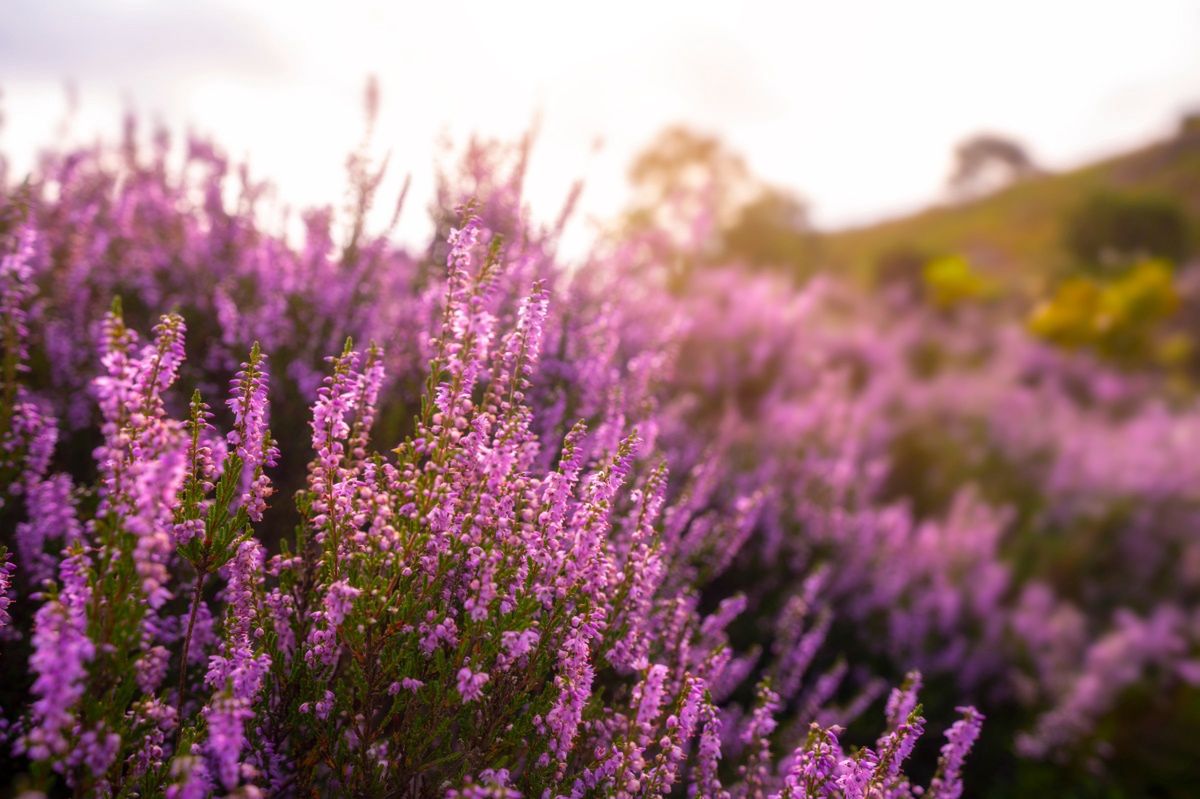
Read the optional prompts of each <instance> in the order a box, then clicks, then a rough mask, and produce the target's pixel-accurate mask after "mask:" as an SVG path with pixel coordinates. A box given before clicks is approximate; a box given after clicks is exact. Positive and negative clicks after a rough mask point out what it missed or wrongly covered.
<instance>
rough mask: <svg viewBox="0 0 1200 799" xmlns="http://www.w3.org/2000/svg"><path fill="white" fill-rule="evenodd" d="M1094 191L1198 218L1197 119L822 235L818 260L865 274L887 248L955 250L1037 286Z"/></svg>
mask: <svg viewBox="0 0 1200 799" xmlns="http://www.w3.org/2000/svg"><path fill="white" fill-rule="evenodd" d="M1098 190H1112V191H1120V192H1129V193H1136V194H1149V195H1157V196H1165V197H1169V198H1173V199H1175V200H1176V201H1178V202H1179V203H1180V204H1181V205H1182V206H1183V207H1184V208H1186V209H1187V211H1188V213H1189V215H1190V216H1191V217H1193V218H1194V219H1200V119H1196V118H1195V117H1192V118H1189V120H1188V121H1187V122H1185V123H1184V124H1183V125H1181V127H1180V130H1179V133H1178V135H1176V136H1175V137H1174V138H1171V139H1169V140H1166V141H1162V142H1158V143H1155V144H1152V145H1150V146H1147V147H1144V148H1142V149H1140V150H1136V151H1134V152H1131V153H1127V154H1123V155H1119V156H1116V157H1113V158H1109V159H1107V160H1104V161H1099V162H1097V163H1094V164H1090V165H1087V166H1084V167H1081V168H1079V169H1075V170H1071V171H1067V172H1059V173H1044V174H1040V175H1037V176H1034V177H1031V178H1027V179H1025V180H1022V181H1020V182H1019V183H1016V184H1014V185H1011V186H1008V187H1006V188H1004V189H1002V190H1000V191H997V192H995V193H994V194H990V195H987V196H984V197H982V198H980V199H976V200H972V201H969V202H964V203H961V204H955V205H939V206H934V207H931V208H929V209H926V210H924V211H921V212H919V213H916V214H913V215H910V216H906V217H901V218H899V219H894V220H889V221H886V222H882V223H878V224H875V225H869V226H864V227H859V228H851V229H848V230H842V231H835V232H832V233H829V234H827V235H825V236H824V237H823V240H822V252H821V255H822V263H823V265H825V266H826V267H827V268H830V269H833V270H835V271H838V272H842V273H849V274H853V275H856V276H858V277H863V278H869V277H870V276H871V275H873V274H874V272H875V270H876V269H877V266H878V264H879V263H880V261H881V259H882V258H885V257H886V256H888V255H889V254H890V253H896V252H902V251H910V252H913V253H919V254H923V255H928V256H932V255H939V254H944V253H948V252H959V253H963V254H966V255H968V256H969V257H970V258H971V259H972V261H973V262H975V263H976V264H977V265H978V266H980V267H981V268H983V269H986V270H987V271H988V272H990V273H992V274H993V275H994V276H996V277H1001V278H1002V279H1004V280H1005V282H1010V281H1011V282H1010V285H1014V286H1017V287H1024V288H1028V289H1036V288H1037V287H1038V285H1039V284H1041V283H1043V282H1044V281H1045V280H1046V278H1047V276H1048V275H1052V274H1054V272H1055V271H1056V270H1057V269H1058V268H1059V267H1061V266H1063V265H1065V262H1066V260H1067V254H1066V253H1065V251H1064V250H1063V247H1062V243H1061V230H1062V223H1063V220H1064V218H1065V217H1066V215H1067V214H1069V213H1070V212H1071V210H1072V209H1073V208H1075V207H1076V206H1077V205H1078V204H1079V203H1081V202H1082V201H1083V200H1084V199H1085V198H1087V197H1088V196H1089V195H1090V194H1092V193H1093V192H1095V191H1098ZM1197 228H1200V226H1195V227H1194V228H1193V235H1195V234H1196V230H1197Z"/></svg>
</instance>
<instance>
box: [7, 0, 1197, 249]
mask: <svg viewBox="0 0 1200 799" xmlns="http://www.w3.org/2000/svg"><path fill="white" fill-rule="evenodd" d="M371 74H373V75H375V76H377V79H378V81H379V85H380V88H381V91H382V100H383V104H382V109H381V112H380V118H379V123H378V126H377V130H376V134H377V135H376V138H375V143H374V149H375V152H377V153H379V154H382V153H383V152H385V151H388V152H390V153H391V164H392V167H393V169H392V173H393V174H392V176H391V183H389V184H386V185H385V188H384V190H385V191H396V190H398V186H399V184H400V182H401V180H402V179H403V177H404V175H405V174H411V176H412V180H413V189H412V194H411V195H410V196H411V197H412V198H414V199H416V200H420V203H419V204H418V205H417V207H416V208H414V207H412V206H410V208H409V210H408V211H407V212H406V215H405V218H404V221H403V223H402V227H401V231H402V234H403V235H406V236H411V237H413V238H414V239H416V238H418V237H419V236H421V235H423V234H424V232H425V230H424V228H423V226H424V225H425V224H427V223H426V222H425V219H424V214H423V213H420V212H419V211H420V209H421V208H423V207H424V204H425V201H426V198H429V197H431V193H432V185H433V174H434V159H435V157H437V156H438V154H439V153H441V152H442V150H441V149H440V148H439V143H440V142H442V141H444V140H446V139H447V138H449V140H450V141H452V142H463V141H465V139H466V137H467V136H468V135H470V134H471V133H480V134H485V135H492V136H500V137H508V138H516V137H518V136H520V135H521V134H522V133H523V132H524V131H526V130H527V129H529V127H530V126H531V125H532V124H533V122H534V120H535V119H536V120H537V125H538V138H537V144H536V147H535V151H534V156H533V161H532V164H531V167H530V173H529V179H528V182H527V197H528V200H529V202H530V204H531V206H532V208H533V210H534V213H535V215H538V216H540V217H541V218H543V219H552V218H554V217H555V216H556V215H557V213H558V210H559V208H560V207H561V204H562V202H563V199H564V198H565V196H566V195H567V193H568V192H569V189H570V186H571V184H572V182H573V181H574V180H576V179H578V178H582V179H583V180H584V181H585V190H584V195H583V199H582V203H581V208H582V211H583V216H584V218H585V219H588V218H595V219H603V218H607V217H611V216H612V215H613V214H614V213H616V212H617V211H618V210H619V209H620V208H621V207H622V205H623V204H624V203H625V202H626V200H627V197H628V193H627V184H626V170H627V166H628V164H629V162H630V161H631V159H632V158H633V156H634V155H635V154H636V153H637V152H638V150H639V149H641V148H642V147H643V146H645V144H646V143H647V142H649V141H650V140H651V139H652V138H653V136H654V134H655V133H656V132H657V131H659V130H660V129H662V128H663V127H665V126H666V125H669V124H673V123H685V124H688V125H690V126H692V127H694V128H696V129H697V130H701V131H705V132H708V133H713V134H717V135H718V136H720V137H721V138H722V139H724V140H725V141H726V142H727V143H728V144H729V146H730V147H731V148H732V149H733V150H735V151H738V152H740V153H741V154H742V155H743V156H745V158H746V160H747V161H748V163H749V165H750V167H751V168H752V169H753V170H754V171H755V172H757V173H758V174H759V175H761V176H763V177H764V178H765V179H767V180H769V181H771V182H772V183H776V184H780V185H783V186H786V187H788V188H791V189H793V190H795V191H796V192H798V193H799V194H800V195H801V196H803V197H805V198H806V199H807V200H808V202H809V203H810V205H811V209H812V214H813V218H814V220H815V222H816V223H817V224H818V225H819V226H821V227H826V228H830V227H840V226H846V225H856V224H864V223H868V222H871V221H874V220H877V219H881V218H885V217H888V216H891V215H895V214H897V213H902V212H905V211H910V210H915V209H917V208H920V207H922V206H924V205H928V204H929V203H931V202H934V201H937V200H938V199H939V198H940V197H941V194H942V190H943V186H944V182H945V178H946V175H947V173H948V172H949V169H950V166H951V154H952V151H953V148H954V145H955V144H956V143H957V142H958V141H961V140H962V139H963V138H965V137H967V136H969V135H971V134H973V133H977V132H981V131H988V132H997V133H1002V134H1006V135H1010V136H1012V137H1014V138H1016V139H1017V140H1019V141H1021V142H1022V143H1024V144H1025V146H1026V147H1027V148H1028V149H1029V151H1030V153H1031V154H1032V156H1033V158H1034V159H1035V161H1037V162H1038V163H1039V164H1040V165H1042V166H1044V167H1046V168H1051V169H1060V168H1067V167H1070V166H1073V165H1076V164H1080V163H1084V162H1086V161H1088V160H1090V159H1094V158H1096V157H1100V156H1103V155H1105V154H1109V153H1115V152H1119V151H1121V150H1122V149H1126V148H1129V147H1132V146H1136V145H1137V144H1139V143H1141V142H1144V141H1146V140H1149V139H1153V138H1156V137H1161V136H1165V135H1169V133H1170V132H1171V131H1172V130H1173V128H1174V127H1175V125H1176V124H1177V122H1178V119H1179V117H1180V115H1181V114H1182V113H1184V112H1186V111H1191V110H1200V2H1196V0H1190V2H1184V1H1176V0H1135V1H1134V2H1124V1H1121V2H1118V1H1117V0H1090V1H1088V2H1075V1H1074V0H1036V1H1032V0H1001V1H1000V2H994V1H993V0H974V1H973V2H969V1H967V0H905V2H893V1H892V0H871V1H868V0H841V1H840V2H820V3H817V2H806V1H804V0H794V1H793V2H776V3H766V2H740V3H731V2H719V3H709V2H701V1H700V0H694V1H693V2H687V3H675V2H653V1H652V0H640V2H624V1H623V0H610V2H605V3H586V4H585V3H579V2H568V1H567V0H560V1H559V2H521V1H520V0H510V2H505V3H496V2H489V3H484V2H465V1H463V0H460V2H455V3H446V2H441V3H434V2H425V3H420V4H415V3H406V2H366V1H365V0H363V1H359V2H356V1H355V0H339V2H304V1H303V0H293V2H271V1H269V0H263V1H260V2H252V3H247V2H235V0H211V2H207V3H197V2H188V1H187V0H176V1H175V2H158V3H155V2H145V1H144V0H63V1H62V2H56V3H45V2H40V0H10V2H9V3H8V4H6V11H5V24H4V26H3V28H0V91H2V92H3V100H2V101H0V109H2V111H3V115H4V120H5V121H4V127H3V128H2V129H0V148H2V149H3V150H4V151H5V152H6V153H8V154H10V156H12V158H13V160H14V163H15V165H16V166H17V167H18V168H21V167H22V165H24V166H27V165H28V164H29V163H31V161H32V158H33V156H34V154H35V153H36V152H37V150H38V149H39V148H40V147H44V146H45V145H46V144H47V143H50V142H53V141H55V137H56V136H59V135H61V130H62V127H63V125H62V122H63V119H64V115H65V111H66V108H67V102H66V100H65V97H66V92H65V90H64V86H65V85H66V84H67V83H68V82H71V83H72V84H73V85H74V86H75V90H76V94H77V96H78V107H77V111H76V112H75V115H74V118H73V121H72V124H71V127H70V130H69V132H68V133H67V134H66V135H67V136H68V137H69V138H70V139H72V140H77V141H87V140H91V139H92V138H94V137H95V136H97V135H106V136H110V137H112V136H115V135H117V134H118V133H119V130H120V118H121V116H122V114H123V113H124V112H125V111H126V109H133V110H136V111H138V112H139V113H141V114H142V115H143V116H145V117H146V118H148V119H158V120H162V121H164V122H165V123H167V124H168V125H169V126H171V127H172V128H174V129H176V130H180V131H182V130H185V129H188V128H190V129H193V130H196V131H200V132H204V133H210V134H213V135H215V136H216V138H217V139H218V141H219V143H220V144H221V145H222V146H223V147H224V148H225V149H226V150H227V151H228V152H229V153H230V154H231V155H233V156H235V157H248V158H249V159H250V162H251V165H252V168H253V170H254V172H255V173H256V174H257V175H258V176H261V177H268V178H270V179H272V180H273V181H274V182H275V183H276V184H277V185H278V186H279V194H280V195H281V196H282V197H285V198H287V199H288V200H289V201H290V202H292V203H294V204H297V205H307V204H324V203H330V202H338V201H339V200H340V198H341V197H342V196H343V191H344V187H345V172H344V164H345V155H346V153H347V152H348V151H349V150H350V149H351V148H352V147H354V146H355V145H356V144H357V142H358V141H359V140H360V138H361V135H362V131H363V114H362V96H363V87H364V85H365V81H366V77H367V76H368V75H371Z"/></svg>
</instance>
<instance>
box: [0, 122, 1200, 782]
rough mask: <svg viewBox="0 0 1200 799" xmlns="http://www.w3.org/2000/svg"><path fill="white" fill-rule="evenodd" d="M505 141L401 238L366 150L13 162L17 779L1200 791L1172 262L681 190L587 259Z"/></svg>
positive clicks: (12, 591)
mask: <svg viewBox="0 0 1200 799" xmlns="http://www.w3.org/2000/svg"><path fill="white" fill-rule="evenodd" d="M529 155H530V153H529V152H528V149H525V148H521V147H515V148H514V147H508V146H503V145H498V144H486V143H478V142H477V143H474V144H473V145H472V146H471V147H469V148H467V149H466V150H465V152H464V153H463V154H462V160H461V163H459V164H458V165H456V167H455V168H453V169H447V170H445V172H444V174H443V177H442V180H441V183H440V185H439V186H438V191H437V194H436V197H435V198H433V208H434V209H435V210H434V217H435V223H436V233H435V235H434V237H433V238H432V240H431V241H430V242H429V243H428V245H427V246H426V247H425V248H423V249H421V248H404V247H400V246H399V245H397V244H395V243H394V242H393V240H392V238H391V237H390V229H389V228H388V227H387V226H386V225H379V224H375V223H374V222H373V221H372V220H373V219H374V217H373V216H371V215H370V214H369V210H370V209H371V208H372V207H373V206H380V205H385V206H386V205H387V203H386V202H384V201H383V200H382V199H381V198H379V197H377V196H375V195H376V192H377V188H378V186H379V174H378V173H377V171H376V170H377V168H378V167H377V165H375V164H373V163H371V162H370V160H369V159H368V158H367V157H366V155H365V154H356V155H355V157H353V158H352V159H351V161H350V164H351V169H350V174H351V181H350V182H351V195H350V201H349V202H348V203H346V204H345V205H346V210H338V211H335V210H332V208H334V207H340V206H331V207H330V208H325V209H310V210H305V211H303V212H301V213H299V215H298V218H295V219H290V220H287V221H284V222H269V221H267V220H269V219H274V217H273V216H271V215H269V214H267V213H265V212H264V210H263V208H264V202H265V201H264V199H263V198H264V192H265V188H266V187H265V186H264V185H263V184H259V183H256V182H255V181H253V180H251V178H250V177H249V172H248V170H247V169H245V168H244V167H242V166H240V165H239V164H237V163H234V162H232V161H230V160H229V159H228V157H227V156H225V155H224V154H223V153H222V152H221V150H220V149H219V147H218V146H217V145H216V144H214V143H213V142H210V141H207V140H204V139H201V138H198V137H191V138H189V139H187V140H186V141H182V142H176V141H172V140H171V138H170V136H168V135H167V134H166V133H165V132H161V131H158V132H155V133H154V135H152V136H145V135H143V134H141V133H139V131H138V130H137V128H136V125H134V124H132V123H131V126H130V128H129V130H128V131H127V133H126V136H125V138H124V139H123V140H122V141H120V142H117V143H115V144H113V145H107V144H97V145H95V146H92V147H87V148H81V149H75V150H68V151H59V152H55V151H51V152H47V153H46V154H45V155H44V156H43V157H42V159H41V161H40V163H39V164H38V166H37V168H36V169H35V171H34V172H33V174H32V175H31V176H30V178H29V179H28V180H27V181H25V182H23V183H21V184H14V185H7V186H4V187H3V195H2V196H0V252H2V255H3V264H2V266H0V314H2V317H0V337H2V339H3V364H2V367H3V368H2V373H0V379H2V383H0V499H2V503H3V504H2V505H0V536H2V537H0V545H2V546H3V548H4V549H3V552H4V555H3V559H4V563H5V566H4V567H3V570H2V571H0V588H2V591H0V711H2V715H0V719H2V720H0V784H3V785H4V788H3V789H0V791H3V792H4V793H5V795H8V794H11V795H15V796H27V797H33V796H41V795H44V796H114V797H133V796H141V797H150V796H168V797H180V798H182V797H203V796H364V797H374V796H393V797H434V796H436V797H463V798H465V797H473V798H474V797H585V796H586V797H591V796H606V797H641V796H647V797H650V796H680V797H682V796H689V797H708V798H711V799H716V798H717V797H789V798H791V799H795V798H797V797H846V798H847V799H849V798H850V797H856V798H857V797H864V798H865V797H872V798H873V797H915V796H923V797H937V798H938V799H947V798H953V797H958V796H963V795H965V796H1105V797H1118V796H1119V797H1135V796H1172V797H1174V796H1179V797H1183V796H1194V795H1196V792H1197V791H1200V770H1198V769H1197V766H1196V763H1195V758H1194V754H1195V741H1197V740H1200V605H1198V600H1200V537H1198V535H1197V534H1198V532H1200V458H1197V452H1198V451H1200V400H1198V395H1197V393H1196V384H1195V372H1196V369H1195V365H1194V354H1193V352H1192V348H1191V340H1192V335H1193V331H1194V330H1195V323H1194V317H1195V316H1196V309H1197V307H1200V306H1198V305H1197V304H1198V303H1200V281H1198V280H1197V278H1196V271H1195V266H1190V267H1189V265H1188V263H1187V262H1186V258H1179V259H1177V260H1178V262H1171V261H1168V260H1164V259H1162V258H1158V259H1155V258H1153V257H1143V254H1137V257H1130V258H1128V259H1126V260H1125V261H1122V262H1121V264H1120V265H1118V266H1112V265H1111V264H1109V265H1108V266H1106V267H1105V269H1104V270H1096V271H1092V272H1086V271H1082V270H1081V271H1077V272H1075V273H1073V274H1071V275H1069V276H1066V277H1064V278H1063V279H1062V280H1060V281H1058V282H1057V283H1056V285H1054V286H1053V287H1052V288H1049V289H1047V290H1046V291H1045V292H1044V293H1043V294H1042V295H1041V296H1039V297H1037V298H1035V301H1033V302H1026V301H1023V300H1021V299H1020V298H1019V297H1015V296H1014V295H1012V294H1011V293H1009V292H1007V290H1006V287H1005V286H1004V285H1003V284H1002V282H1001V281H998V280H996V279H995V278H994V277H993V276H991V275H989V274H987V273H986V270H981V269H978V268H976V267H975V266H974V265H973V264H972V263H971V261H970V260H969V259H968V258H966V257H964V256H962V255H960V254H957V253H943V254H941V256H940V257H938V258H933V259H921V260H919V261H918V262H917V263H916V264H915V267H916V268H915V269H910V270H908V271H904V270H900V271H898V272H896V273H894V274H890V275H884V276H882V277H881V278H880V279H879V280H878V281H876V284H875V285H873V286H871V287H869V288H868V287H864V285H863V284H862V282H861V281H850V280H846V279H843V277H842V276H839V275H837V274H830V273H824V272H817V273H815V274H812V275H806V276H805V277H804V279H802V280H799V279H796V278H795V276H794V275H791V274H785V273H781V272H778V271H771V270H769V269H764V268H748V267H747V266H746V264H745V263H742V262H740V261H739V258H738V257H737V255H738V252H737V251H736V250H734V251H731V250H729V249H728V248H726V249H722V248H720V247H714V246H712V245H711V238H710V233H711V231H712V230H713V229H715V227H719V225H720V223H721V220H720V218H719V215H718V213H717V211H715V210H714V209H715V205H714V201H713V196H712V195H711V194H710V193H706V188H709V187H701V190H698V191H696V192H693V193H686V192H684V193H680V192H673V193H667V194H663V195H661V196H659V197H657V198H656V200H655V202H656V203H657V205H654V206H652V207H651V208H650V211H651V212H652V213H642V214H640V215H638V216H637V217H636V218H635V219H633V220H632V221H630V222H629V223H628V224H622V225H617V226H615V227H614V228H613V229H611V230H608V231H605V232H601V233H598V234H597V235H596V240H595V242H594V245H593V246H592V247H591V249H590V251H589V252H588V254H587V256H586V257H585V258H583V259H581V260H579V261H575V260H571V261H568V260H567V259H564V258H562V257H561V256H560V255H559V253H558V245H559V242H560V238H561V236H562V232H563V226H564V225H566V224H569V223H570V222H569V220H570V212H571V208H570V203H568V207H567V208H565V209H564V210H563V213H562V214H561V215H558V216H555V215H553V214H549V215H546V218H556V219H559V220H560V221H559V222H557V223H556V224H554V225H550V226H546V225H539V224H537V223H535V222H533V221H532V220H533V219H534V217H533V216H532V215H531V213H530V209H528V208H527V207H526V205H525V203H524V200H523V196H522V181H523V177H524V170H525V165H526V159H527V157H529ZM533 157H536V152H534V153H533ZM764 196H765V195H764ZM777 206H778V203H776V205H771V204H769V203H768V204H766V205H763V206H761V207H762V208H765V209H767V210H768V211H770V212H771V213H775V212H776V211H777V210H778V207H777ZM388 210H390V209H388ZM785 210H787V209H786V208H785ZM400 212H401V209H399V208H397V209H396V213H397V214H398V213H400ZM405 212H411V211H409V210H407V209H406V210H405ZM538 218H541V217H538ZM755 221H756V220H755V219H750V218H749V217H746V216H743V217H742V218H741V221H740V222H739V223H738V225H739V227H737V228H736V230H738V231H739V233H738V236H741V237H742V238H737V239H734V238H730V239H729V240H730V241H734V240H736V241H741V242H745V241H751V242H753V243H761V242H762V240H763V239H762V236H761V235H759V234H755V233H754V231H760V230H762V229H763V228H761V227H756V226H755V225H754V224H751V223H752V222H755ZM393 224H394V219H393ZM747 231H750V232H749V233H747ZM746 237H748V238H746ZM772 241H773V244H772V249H770V250H769V253H771V254H774V253H778V252H787V251H788V250H787V247H788V246H791V245H790V244H789V243H788V241H787V240H784V239H780V240H778V241H776V240H772ZM780 242H781V243H780ZM776 245H777V246H776ZM780 248H782V249H780ZM754 252H760V251H759V250H755V251H754ZM1151 255H1153V254H1151ZM764 257H767V256H764ZM745 260H749V259H741V261H745ZM964 780H965V787H964Z"/></svg>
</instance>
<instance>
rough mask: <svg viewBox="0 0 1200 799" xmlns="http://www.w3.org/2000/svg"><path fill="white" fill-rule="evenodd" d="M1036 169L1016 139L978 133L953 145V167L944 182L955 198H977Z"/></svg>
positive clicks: (1032, 172) (1031, 173)
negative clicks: (954, 146)
mask: <svg viewBox="0 0 1200 799" xmlns="http://www.w3.org/2000/svg"><path fill="white" fill-rule="evenodd" d="M1037 171H1038V169H1037V166H1036V165H1035V164H1034V163H1033V159H1031V158H1030V157H1029V153H1028V152H1026V150H1025V148H1024V146H1022V145H1021V144H1020V143H1019V142H1016V141H1014V140H1013V139H1010V138H1008V137H1006V136H999V135H996V134H992V133H980V134H977V135H975V136H972V137H970V138H969V139H966V140H965V141H963V142H962V143H961V144H959V145H958V147H957V148H955V151H954V170H953V172H951V174H950V178H949V180H948V181H947V183H948V185H949V188H950V191H951V192H952V193H953V194H955V195H956V196H958V197H964V198H966V197H977V196H979V195H980V194H985V193H987V192H989V191H994V190H995V189H998V188H1000V187H1001V186H1004V185H1007V184H1009V183H1012V182H1013V181H1016V180H1021V179H1023V178H1026V177H1029V176H1030V175H1033V174H1036V173H1037Z"/></svg>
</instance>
